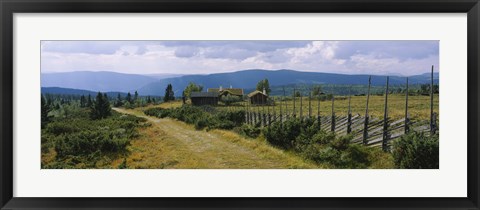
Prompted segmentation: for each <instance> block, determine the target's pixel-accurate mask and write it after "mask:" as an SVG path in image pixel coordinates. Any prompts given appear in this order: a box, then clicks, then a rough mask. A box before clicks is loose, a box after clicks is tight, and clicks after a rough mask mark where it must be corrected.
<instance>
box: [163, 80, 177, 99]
mask: <svg viewBox="0 0 480 210" xmlns="http://www.w3.org/2000/svg"><path fill="white" fill-rule="evenodd" d="M173 100H175V96H174V93H173V87H172V84H168V85H167V88H166V89H165V97H164V98H163V101H164V102H168V101H173Z"/></svg>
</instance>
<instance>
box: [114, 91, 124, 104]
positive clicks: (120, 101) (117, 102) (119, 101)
mask: <svg viewBox="0 0 480 210" xmlns="http://www.w3.org/2000/svg"><path fill="white" fill-rule="evenodd" d="M113 106H115V107H121V106H123V100H122V96H121V95H120V93H119V94H118V95H117V100H116V101H115V103H114V104H113Z"/></svg>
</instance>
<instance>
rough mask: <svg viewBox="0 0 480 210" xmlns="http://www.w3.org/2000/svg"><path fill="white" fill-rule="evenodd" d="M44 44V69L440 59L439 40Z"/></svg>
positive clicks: (418, 69) (233, 67)
mask: <svg viewBox="0 0 480 210" xmlns="http://www.w3.org/2000/svg"><path fill="white" fill-rule="evenodd" d="M41 49H42V54H41V62H42V63H41V71H42V73H49V72H71V71H114V72H120V73H133V74H161V73H170V74H211V73H220V72H232V71H238V70H245V69H270V70H276V69H293V70H299V71H311V72H330V73H343V74H372V75H386V74H388V75H403V76H409V75H417V74H422V73H426V72H428V71H429V69H430V68H431V65H435V66H436V69H437V70H438V64H439V42H438V41H42V42H41Z"/></svg>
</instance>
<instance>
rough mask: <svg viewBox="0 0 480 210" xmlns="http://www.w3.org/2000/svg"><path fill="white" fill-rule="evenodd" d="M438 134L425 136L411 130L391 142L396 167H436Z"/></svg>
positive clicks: (437, 165)
mask: <svg viewBox="0 0 480 210" xmlns="http://www.w3.org/2000/svg"><path fill="white" fill-rule="evenodd" d="M438 137H439V136H438V134H437V135H432V136H427V135H425V134H424V133H419V132H411V133H409V134H407V135H404V136H402V137H401V138H400V139H399V140H397V141H395V142H394V143H393V151H392V152H393V157H394V158H395V165H396V167H398V168H415V169H438V168H439V142H438Z"/></svg>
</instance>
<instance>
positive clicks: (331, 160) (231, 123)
mask: <svg viewBox="0 0 480 210" xmlns="http://www.w3.org/2000/svg"><path fill="white" fill-rule="evenodd" d="M145 114H146V115H150V116H155V117H159V118H165V117H170V118H174V119H178V120H181V121H184V122H186V123H189V124H193V125H195V128H197V129H203V128H207V130H209V129H214V128H218V129H227V130H231V129H232V130H234V131H236V132H237V133H239V134H241V135H244V136H247V137H250V138H259V137H262V136H263V137H262V138H265V140H266V141H267V142H268V143H269V144H270V145H272V146H274V147H277V148H280V149H282V150H285V151H287V152H292V153H294V154H296V155H298V156H301V157H303V158H304V159H305V160H308V161H312V162H315V163H316V164H318V165H321V166H322V167H325V166H326V167H328V168H393V167H394V165H393V158H392V155H391V154H390V153H385V152H382V151H381V150H380V149H378V148H369V147H364V146H362V145H357V144H351V143H350V140H351V137H349V136H344V137H337V136H336V135H335V134H334V133H331V132H325V131H323V130H319V129H318V128H317V127H316V124H315V123H314V121H312V120H305V121H300V120H299V119H294V118H291V119H289V120H288V121H286V122H284V123H283V124H282V123H274V124H272V125H271V126H269V127H266V128H263V129H262V128H259V127H256V126H253V125H246V124H244V123H243V122H244V120H245V115H244V112H243V110H237V111H229V112H227V111H218V110H215V108H213V107H208V106H205V107H194V106H188V105H187V106H182V107H177V108H171V109H165V108H152V109H147V110H145ZM260 139H261V138H260Z"/></svg>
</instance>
